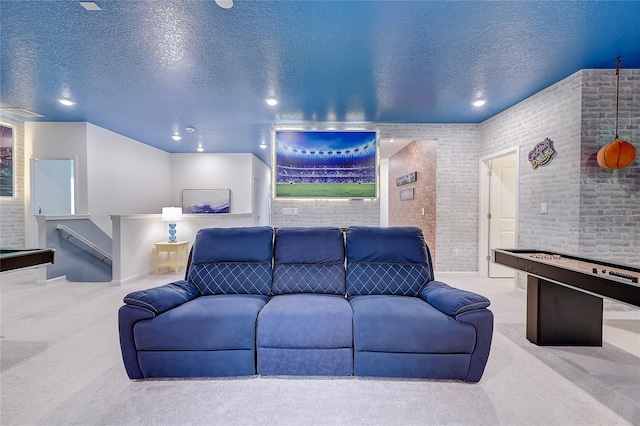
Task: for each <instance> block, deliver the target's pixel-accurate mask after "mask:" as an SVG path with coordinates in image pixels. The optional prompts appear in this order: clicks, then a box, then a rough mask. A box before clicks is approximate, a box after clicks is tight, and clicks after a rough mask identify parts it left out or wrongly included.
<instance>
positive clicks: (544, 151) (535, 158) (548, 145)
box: [529, 138, 556, 169]
mask: <svg viewBox="0 0 640 426" xmlns="http://www.w3.org/2000/svg"><path fill="white" fill-rule="evenodd" d="M555 155H556V150H555V148H554V147H553V141H552V140H551V139H549V138H546V139H545V140H543V141H542V142H540V143H539V144H537V145H536V146H534V147H533V149H532V150H531V151H529V162H530V163H531V167H533V168H534V169H537V168H538V166H546V165H547V164H549V163H550V162H551V159H552V158H553V157H554V156H555Z"/></svg>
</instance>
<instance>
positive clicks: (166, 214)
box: [162, 207, 182, 243]
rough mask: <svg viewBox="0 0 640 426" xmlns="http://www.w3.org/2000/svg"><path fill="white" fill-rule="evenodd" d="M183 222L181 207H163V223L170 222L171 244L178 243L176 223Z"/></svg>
mask: <svg viewBox="0 0 640 426" xmlns="http://www.w3.org/2000/svg"><path fill="white" fill-rule="evenodd" d="M181 220H182V208H181V207H163V208H162V221H163V222H169V242H170V243H175V242H176V222H179V221H181Z"/></svg>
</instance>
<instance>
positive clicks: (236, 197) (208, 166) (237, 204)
mask: <svg viewBox="0 0 640 426" xmlns="http://www.w3.org/2000/svg"><path fill="white" fill-rule="evenodd" d="M253 157H254V156H253V154H171V192H170V196H171V197H170V203H171V205H173V206H182V190H183V189H230V190H231V213H251V209H252V202H253V197H252V194H253V160H252V158H253Z"/></svg>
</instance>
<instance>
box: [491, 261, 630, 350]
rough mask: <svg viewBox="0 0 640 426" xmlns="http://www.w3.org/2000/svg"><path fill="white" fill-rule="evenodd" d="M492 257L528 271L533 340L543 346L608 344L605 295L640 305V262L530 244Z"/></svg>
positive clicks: (529, 332) (530, 337) (530, 335)
mask: <svg viewBox="0 0 640 426" xmlns="http://www.w3.org/2000/svg"><path fill="white" fill-rule="evenodd" d="M492 261H493V262H495V263H497V264H500V265H503V266H507V267H509V268H512V269H515V270H519V271H522V272H525V273H526V274H527V340H529V341H530V342H532V343H534V344H536V345H539V346H602V307H603V298H608V299H612V300H616V301H619V302H622V303H625V304H627V305H631V306H634V307H640V285H639V284H638V279H639V278H640V268H637V267H633V266H628V265H619V264H614V263H610V262H602V261H599V260H593V259H587V258H582V257H578V256H574V255H568V254H562V253H554V252H549V251H541V250H526V249H508V250H507V249H495V250H493V251H492Z"/></svg>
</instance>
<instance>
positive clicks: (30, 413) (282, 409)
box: [0, 273, 640, 425]
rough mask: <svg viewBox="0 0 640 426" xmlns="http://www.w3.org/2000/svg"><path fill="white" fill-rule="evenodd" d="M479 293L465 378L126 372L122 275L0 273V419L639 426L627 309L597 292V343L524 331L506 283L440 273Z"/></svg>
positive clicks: (639, 316)
mask: <svg viewBox="0 0 640 426" xmlns="http://www.w3.org/2000/svg"><path fill="white" fill-rule="evenodd" d="M436 275H437V278H438V279H440V280H443V281H445V282H448V283H450V284H452V285H454V286H457V287H460V288H465V289H470V290H473V291H477V292H479V293H481V294H484V295H486V296H487V297H489V298H490V299H491V301H492V305H491V309H492V310H493V312H494V314H495V320H496V324H495V333H494V339H493V344H492V349H491V355H490V357H489V362H488V365H487V369H486V371H485V375H484V377H483V378H482V380H481V381H480V383H478V384H465V383H458V382H436V381H428V380H389V379H386V380H385V379H370V378H328V379H319V378H309V377H305V378H298V377H251V378H240V379H237V378H234V379H199V380H147V381H131V380H129V379H128V378H127V376H126V374H125V371H124V368H123V366H122V361H121V358H120V349H119V344H118V334H117V310H118V308H119V307H120V305H121V301H122V297H123V296H124V295H125V294H127V293H129V292H130V291H133V290H137V289H140V288H146V287H152V286H155V285H159V284H164V283H166V282H170V281H172V280H173V279H174V278H175V276H173V275H170V274H168V275H161V276H158V277H153V276H152V277H148V278H146V279H143V280H139V281H136V282H133V283H129V284H127V285H125V286H120V287H118V286H112V285H109V284H95V283H94V284H79V283H66V282H58V283H50V284H47V285H46V286H39V285H37V284H34V282H35V281H34V279H32V278H35V277H31V276H29V275H28V274H23V275H19V274H18V275H8V276H7V275H5V276H2V277H0V280H1V281H0V290H1V292H0V297H1V300H0V307H1V310H2V311H1V323H0V326H1V329H0V334H1V335H2V336H3V339H2V340H1V341H0V351H1V358H0V360H1V364H0V374H1V376H0V380H1V382H0V391H1V395H0V398H1V405H0V408H1V414H0V422H1V423H2V425H32V424H42V425H72V424H79V425H92V424H100V425H121V424H145V425H160V424H167V425H169V424H171V425H189V424H203V425H204V424H207V425H214V424H216V425H234V424H239V425H254V424H255V425H262V424H264V425H306V424H310V425H315V424H318V425H377V424H380V425H438V424H481V425H499V424H500V425H614V424H633V425H640V310H639V309H633V308H629V307H627V306H624V305H620V304H617V303H613V302H606V303H605V327H604V336H605V343H604V346H603V347H602V348H583V347H538V346H535V345H532V344H531V343H529V342H528V341H527V340H526V339H525V337H524V336H525V325H524V320H525V293H524V291H522V290H520V289H514V286H513V280H504V279H500V280H495V279H494V280H491V279H487V278H479V277H475V276H472V275H469V274H454V273H446V274H445V273H440V274H436Z"/></svg>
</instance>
